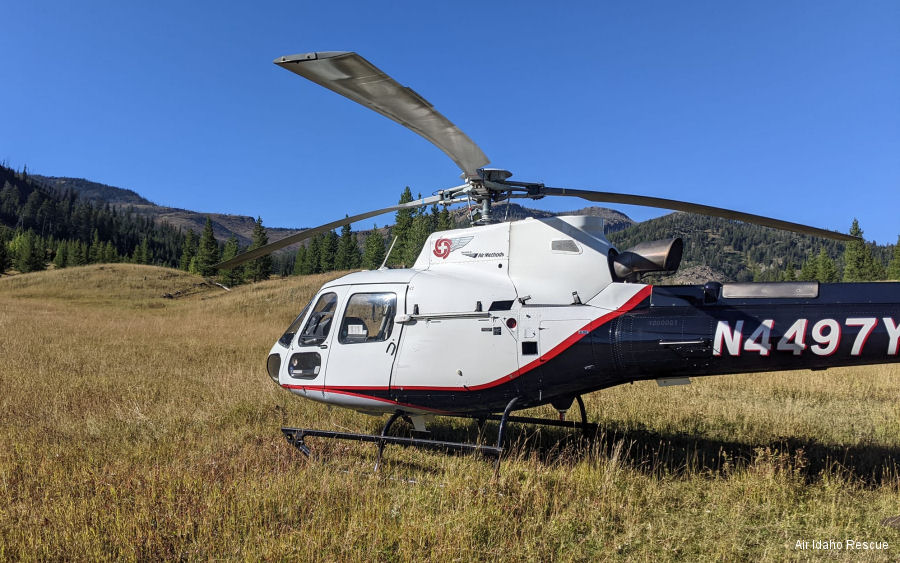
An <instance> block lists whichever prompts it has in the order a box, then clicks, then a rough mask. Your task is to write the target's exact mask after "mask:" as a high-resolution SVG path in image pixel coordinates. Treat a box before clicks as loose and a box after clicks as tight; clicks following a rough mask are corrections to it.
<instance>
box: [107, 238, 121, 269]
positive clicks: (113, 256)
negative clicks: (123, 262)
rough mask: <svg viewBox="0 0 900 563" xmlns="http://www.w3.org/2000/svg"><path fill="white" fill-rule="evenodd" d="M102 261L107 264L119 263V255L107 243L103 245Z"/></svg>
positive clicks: (110, 244) (111, 245)
mask: <svg viewBox="0 0 900 563" xmlns="http://www.w3.org/2000/svg"><path fill="white" fill-rule="evenodd" d="M103 261H104V262H106V263H107V264H112V263H114V262H118V261H119V254H118V253H117V252H116V247H114V246H113V244H112V243H111V242H109V241H106V242H105V243H103Z"/></svg>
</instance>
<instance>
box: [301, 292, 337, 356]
mask: <svg viewBox="0 0 900 563" xmlns="http://www.w3.org/2000/svg"><path fill="white" fill-rule="evenodd" d="M335 309H337V294H335V293H324V294H322V296H320V297H319V300H318V301H316V304H315V306H314V307H313V310H312V313H310V315H309V320H308V321H306V325H305V326H304V327H303V332H301V333H300V338H299V339H298V341H297V343H298V344H300V346H314V345H318V344H321V343H322V342H325V338H327V337H328V332H329V331H330V330H331V321H332V320H333V319H334V311H335Z"/></svg>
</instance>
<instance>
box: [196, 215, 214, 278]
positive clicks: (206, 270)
mask: <svg viewBox="0 0 900 563" xmlns="http://www.w3.org/2000/svg"><path fill="white" fill-rule="evenodd" d="M218 263H219V244H218V243H217V242H216V237H215V234H213V226H212V219H210V218H209V217H208V216H207V217H206V225H204V226H203V234H201V235H200V243H199V245H198V248H197V273H198V274H199V275H201V276H203V277H212V276H215V275H216V273H217V270H216V264H218Z"/></svg>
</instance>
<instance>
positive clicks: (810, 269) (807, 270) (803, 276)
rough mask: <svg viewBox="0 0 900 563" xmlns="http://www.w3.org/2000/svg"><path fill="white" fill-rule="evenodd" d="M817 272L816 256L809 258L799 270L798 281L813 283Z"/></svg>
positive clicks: (817, 260)
mask: <svg viewBox="0 0 900 563" xmlns="http://www.w3.org/2000/svg"><path fill="white" fill-rule="evenodd" d="M818 270H819V259H818V255H816V256H810V257H809V258H808V259H807V260H806V261H805V262H804V263H803V266H802V267H801V268H800V277H799V279H800V281H815V279H816V274H817V272H818Z"/></svg>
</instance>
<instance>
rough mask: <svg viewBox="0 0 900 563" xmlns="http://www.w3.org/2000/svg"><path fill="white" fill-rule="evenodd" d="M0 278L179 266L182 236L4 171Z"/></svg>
mask: <svg viewBox="0 0 900 563" xmlns="http://www.w3.org/2000/svg"><path fill="white" fill-rule="evenodd" d="M0 241H2V243H3V244H0V246H2V247H3V248H2V249H0V273H2V272H3V271H5V270H6V269H8V268H10V267H14V268H16V269H17V270H19V271H21V272H28V271H33V270H41V269H44V268H45V267H46V266H47V263H48V262H51V261H53V262H56V263H57V264H58V265H59V266H60V267H63V266H67V265H80V264H87V263H90V262H100V261H104V262H117V261H123V260H130V261H135V262H138V263H144V264H159V265H164V266H175V265H177V264H178V258H179V255H180V249H181V246H182V244H183V241H184V236H183V235H182V234H181V232H179V231H178V230H177V229H174V228H172V227H171V226H169V225H166V224H157V223H155V222H154V221H153V220H152V219H150V218H147V217H141V216H138V215H136V214H134V213H131V212H128V211H124V210H120V209H115V208H113V207H111V206H110V205H109V204H103V205H100V204H96V203H91V202H88V201H84V200H81V199H80V198H79V197H78V196H77V194H76V193H75V192H74V191H71V190H66V191H58V190H55V189H53V188H51V187H48V186H45V185H43V184H41V183H39V182H37V181H35V180H33V179H32V178H31V177H29V176H28V174H27V173H26V172H24V171H23V172H21V173H17V172H15V171H13V170H11V169H9V168H6V167H3V166H0Z"/></svg>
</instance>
